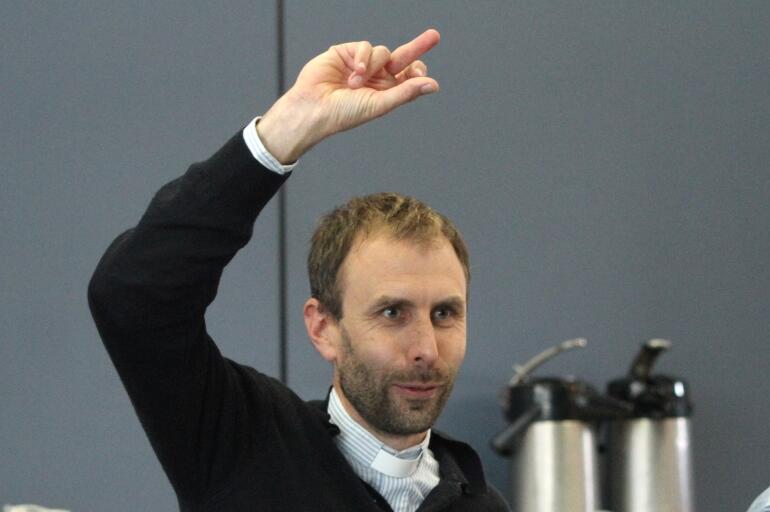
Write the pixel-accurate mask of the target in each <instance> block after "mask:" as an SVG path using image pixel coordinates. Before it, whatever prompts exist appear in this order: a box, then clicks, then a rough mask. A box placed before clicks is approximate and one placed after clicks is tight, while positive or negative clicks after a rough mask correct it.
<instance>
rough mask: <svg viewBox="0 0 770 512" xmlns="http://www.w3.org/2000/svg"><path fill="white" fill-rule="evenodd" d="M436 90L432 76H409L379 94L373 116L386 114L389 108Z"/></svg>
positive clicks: (435, 83)
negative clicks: (407, 78)
mask: <svg viewBox="0 0 770 512" xmlns="http://www.w3.org/2000/svg"><path fill="white" fill-rule="evenodd" d="M436 91H438V82H436V81H435V80H434V79H432V78H428V77H422V78H411V79H409V80H406V81H404V82H402V83H400V84H398V85H396V86H394V87H391V88H390V89H387V90H384V91H382V92H380V93H378V95H379V101H378V105H377V109H376V111H375V117H379V116H381V115H384V114H387V113H388V112H390V111H391V110H393V109H395V108H397V107H399V106H401V105H403V104H404V103H408V102H410V101H412V100H414V99H415V98H418V97H420V96H424V95H426V94H430V93H433V92H436Z"/></svg>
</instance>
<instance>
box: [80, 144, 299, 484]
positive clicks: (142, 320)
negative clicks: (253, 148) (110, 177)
mask: <svg viewBox="0 0 770 512" xmlns="http://www.w3.org/2000/svg"><path fill="white" fill-rule="evenodd" d="M285 179H286V176H281V175H279V174H276V173H274V172H271V171H269V170H267V169H265V168H264V167H262V166H261V165H260V164H259V163H257V162H256V160H255V159H254V158H253V157H252V155H251V153H250V152H249V150H248V148H247V147H246V145H245V144H244V142H243V139H242V136H241V134H237V135H236V136H234V137H233V138H232V139H231V140H230V141H228V142H227V143H226V144H225V146H224V147H223V148H222V149H220V150H219V151H218V152H217V153H216V154H214V155H213V156H212V157H211V158H210V159H208V160H206V161H204V162H200V163H197V164H193V165H192V166H191V167H190V168H189V169H188V171H187V172H186V173H185V174H184V175H183V176H182V177H180V178H178V179H176V180H174V181H172V182H171V183H168V184H167V185H165V186H164V187H163V188H161V189H160V191H158V192H157V194H156V195H155V197H154V198H153V200H152V202H151V203H150V206H149V207H148V209H147V211H146V212H145V214H144V215H143V217H142V218H141V220H140V221H139V223H138V225H137V226H136V227H135V228H133V229H131V230H129V231H127V232H125V233H123V234H122V235H120V236H119V237H118V238H117V239H116V240H115V241H114V242H113V243H112V244H111V245H110V247H109V248H108V249H107V252H106V253H105V254H104V256H103V257H102V259H101V261H100V262H99V264H98V266H97V268H96V271H95V273H94V275H93V277H92V278H91V282H90V284H89V288H88V299H89V305H90V308H91V312H92V315H93V317H94V320H95V322H96V325H97V328H98V330H99V334H100V335H101V337H102V340H103V341H104V344H105V346H106V348H107V351H108V353H109V355H110V358H111V359H112V361H113V363H114V364H115V367H116V368H117V370H118V373H119V375H120V378H121V380H122V382H123V384H124V386H125V387H126V390H127V391H128V394H129V396H130V398H131V401H132V403H133V405H134V408H135V409H136V412H137V414H138V416H139V419H140V421H141V423H142V426H143V427H144V429H145V431H146V432H147V435H148V437H149V439H150V442H151V444H152V445H153V448H154V450H155V452H156V454H157V455H158V458H159V459H160V461H161V464H162V465H163V468H164V470H165V471H166V474H167V475H168V476H169V479H170V480H171V482H172V484H173V485H174V488H175V490H176V491H177V494H178V495H180V499H182V498H183V497H184V496H183V495H184V494H199V493H200V494H204V493H206V492H208V491H210V490H211V489H212V488H214V487H216V486H217V485H218V483H219V481H220V480H221V479H224V478H226V476H227V472H228V471H229V470H230V468H232V467H235V466H237V464H234V463H235V462H236V461H237V458H238V457H239V453H240V452H241V450H239V443H242V442H244V439H246V438H247V437H248V436H252V437H253V436H254V434H253V432H254V431H255V430H258V429H259V422H265V421H267V420H266V419H265V418H264V417H259V418H251V417H247V411H246V405H245V404H246V403H247V402H246V400H245V399H244V397H243V396H242V394H243V386H242V385H240V379H241V377H239V375H240V374H242V373H243V372H242V371H240V370H239V369H238V367H237V365H235V364H234V363H232V362H230V361H228V360H227V359H225V358H223V357H222V356H221V355H220V353H219V351H218V349H217V347H216V345H215V344H214V342H213V341H212V340H211V338H210V337H209V335H208V334H207V332H206V325H205V320H204V314H205V311H206V308H207V307H208V305H209V304H210V303H211V302H212V301H213V300H214V297H215V296H216V292H217V287H218V284H219V280H220V276H221V274H222V271H223V269H224V267H225V265H227V263H228V262H229V261H230V260H231V259H232V258H233V256H234V255H235V253H236V252H237V251H238V250H239V249H240V248H241V247H243V246H244V245H245V244H246V243H247V242H248V241H249V239H250V237H251V233H252V229H253V224H254V221H255V220H256V218H257V215H258V214H259V212H260V210H261V209H262V208H263V207H264V206H265V204H267V202H268V201H269V200H270V198H271V197H272V196H273V195H274V194H275V192H276V191H277V190H278V189H279V188H280V186H281V185H282V184H283V182H284V181H285ZM261 243H272V241H271V240H268V241H264V240H263V241H261ZM248 400H249V404H250V405H249V407H248V410H249V411H253V410H258V411H264V412H265V414H267V411H269V409H270V406H269V404H268V403H264V404H262V406H261V407H259V400H267V398H266V397H258V396H257V397H253V396H250V397H249V399H248ZM255 401H256V402H257V407H254V406H253V405H254V403H255ZM251 441H253V440H251ZM188 497H189V496H188Z"/></svg>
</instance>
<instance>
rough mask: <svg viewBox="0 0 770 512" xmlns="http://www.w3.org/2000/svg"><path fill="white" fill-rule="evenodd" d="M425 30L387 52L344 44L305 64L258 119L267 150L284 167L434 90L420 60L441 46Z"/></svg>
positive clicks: (435, 34) (435, 35) (381, 48)
mask: <svg viewBox="0 0 770 512" xmlns="http://www.w3.org/2000/svg"><path fill="white" fill-rule="evenodd" d="M439 38H440V35H439V33H438V32H437V31H436V30H433V29H430V30H426V31H425V32H423V33H422V34H420V35H419V36H417V37H416V38H415V39H413V40H412V41H410V42H408V43H406V44H404V45H402V46H400V47H398V48H397V49H396V50H394V51H393V52H391V51H390V50H388V48H386V47H385V46H372V45H371V44H370V43H369V42H368V41H361V42H355V43H343V44H339V45H336V46H332V47H331V48H329V49H328V50H327V51H326V52H324V53H322V54H321V55H318V56H317V57H315V58H314V59H312V60H311V61H310V62H308V63H307V64H306V65H305V66H304V67H303V68H302V71H301V72H300V74H299V76H298V77H297V80H296V82H295V83H294V85H293V86H292V87H291V89H289V91H288V92H287V93H286V94H285V95H284V96H282V97H281V98H280V99H279V100H278V101H277V102H276V103H275V104H274V105H273V107H272V108H271V109H270V110H269V111H268V113H267V114H265V116H264V117H263V118H262V120H261V121H260V123H259V125H258V130H259V134H260V137H261V138H262V141H263V142H264V144H265V146H266V147H267V149H268V150H269V151H270V152H271V153H273V154H274V155H275V156H276V157H277V158H278V159H279V160H281V161H282V162H284V163H287V162H290V161H294V160H296V159H297V158H298V157H299V156H300V155H301V154H302V153H303V152H305V151H307V149H309V148H310V147H312V146H313V145H314V144H316V143H318V142H319V141H320V140H322V139H324V138H326V137H328V136H329V135H332V134H334V133H338V132H341V131H344V130H349V129H350V128H353V127H355V126H358V125H360V124H362V123H365V122H367V121H369V120H371V119H374V118H376V117H380V116H382V115H384V114H386V113H388V112H390V111H391V110H393V109H395V108H397V107H399V106H400V105H403V104H404V103H407V102H409V101H411V100H413V99H415V98H417V97H419V96H422V95H424V94H429V93H432V92H435V91H437V90H438V82H436V80H434V79H433V78H430V77H428V76H427V71H428V70H427V67H426V66H425V63H423V62H422V61H421V60H419V57H420V56H422V55H423V54H425V53H426V52H427V51H429V50H430V49H431V48H433V47H434V46H435V45H436V44H438V42H439Z"/></svg>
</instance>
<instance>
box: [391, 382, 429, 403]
mask: <svg viewBox="0 0 770 512" xmlns="http://www.w3.org/2000/svg"><path fill="white" fill-rule="evenodd" d="M393 387H394V388H395V389H396V392H398V393H399V394H401V395H403V396H406V397H407V398H423V399H424V398H432V397H433V396H435V394H436V392H437V391H438V389H439V387H440V385H439V384H425V383H422V382H420V383H401V384H393Z"/></svg>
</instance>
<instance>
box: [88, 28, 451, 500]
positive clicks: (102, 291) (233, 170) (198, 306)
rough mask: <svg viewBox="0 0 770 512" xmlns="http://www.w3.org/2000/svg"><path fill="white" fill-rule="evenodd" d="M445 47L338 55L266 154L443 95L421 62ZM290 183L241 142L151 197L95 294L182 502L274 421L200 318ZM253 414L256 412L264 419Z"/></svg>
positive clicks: (423, 43) (292, 155)
mask: <svg viewBox="0 0 770 512" xmlns="http://www.w3.org/2000/svg"><path fill="white" fill-rule="evenodd" d="M437 42H438V33H437V32H435V31H428V32H426V33H424V34H422V35H421V36H419V37H418V38H417V39H415V40H414V41H412V42H411V43H407V44H406V45H404V46H403V47H401V48H399V49H398V50H396V51H394V52H393V53H392V54H391V53H390V52H389V51H388V50H387V49H385V48H384V47H375V48H372V47H371V45H369V44H368V43H365V42H361V43H347V44H342V45H338V46H334V47H332V48H330V49H329V50H327V51H326V52H324V53H323V54H321V55H319V56H318V57H316V58H315V59H313V60H312V61H310V62H309V63H308V64H307V65H306V66H305V67H304V68H303V70H302V72H301V73H300V75H299V77H298V79H297V82H296V83H295V84H294V86H293V87H292V88H291V89H290V90H289V91H288V92H287V94H286V95H284V96H283V97H282V98H281V99H279V100H278V101H277V102H276V104H275V105H273V107H272V108H271V109H270V110H269V112H268V113H267V114H266V115H265V116H264V117H263V118H262V120H261V121H260V123H259V125H258V126H259V135H260V137H261V138H262V141H263V143H264V144H265V146H266V147H267V149H268V150H269V151H270V152H271V153H273V155H274V156H275V157H276V158H278V160H279V161H281V162H283V163H287V162H290V161H293V160H296V159H297V158H298V157H299V156H300V155H301V154H302V153H303V152H305V151H307V150H308V149H309V148H310V147H312V146H313V145H314V144H316V143H318V142H319V141H320V140H322V139H324V138H325V137H328V136H330V135H332V134H333V133H337V132H339V131H343V130H346V129H349V128H352V127H354V126H357V125H359V124H361V123H363V122H366V121H368V120H370V119H373V118H375V117H378V116H381V115H383V114H385V113H387V112H389V111H390V110H392V109H394V108H396V107H397V106H398V105H401V104H403V103H406V102H407V101H410V100H411V99H414V98H415V97H417V96H419V95H420V94H424V93H425V92H424V91H423V90H422V89H423V88H424V87H427V88H428V89H432V90H435V89H436V88H437V84H436V82H435V81H434V80H433V79H430V78H427V77H425V76H423V75H425V72H426V70H425V66H424V64H423V63H421V62H419V61H417V60H416V59H417V57H419V55H421V54H422V53H424V52H425V51H427V50H428V49H430V48H431V47H432V46H433V45H435V44H436V43H437ZM285 179H286V177H285V176H281V175H279V174H277V173H274V172H271V171H269V170H267V169H265V168H264V167H262V166H261V165H259V164H258V163H257V162H256V161H255V160H254V158H253V156H252V155H251V153H250V152H249V150H248V148H247V147H246V145H245V143H244V141H243V138H242V136H241V134H238V135H236V136H235V137H234V138H233V139H231V140H230V141H229V142H228V143H227V144H226V145H225V146H224V147H223V148H222V149H221V150H220V151H218V152H217V153H216V154H215V155H214V156H212V157H211V158H210V159H209V160H207V161H205V162H201V163H198V164H195V165H193V166H191V167H190V169H189V170H188V171H187V172H186V173H185V175H184V176H182V177H180V178H178V179H177V180H174V181H173V182H171V183H169V184H167V185H165V186H164V187H163V188H162V189H161V190H160V191H159V192H158V193H157V194H156V195H155V197H154V198H153V200H152V202H151V204H150V206H149V208H148V210H147V212H146V213H145V214H144V215H143V217H142V219H141V220H140V222H139V224H138V225H137V226H136V227H135V228H133V229H131V230H129V231H127V232H126V233H124V234H123V235H121V236H120V237H118V238H117V239H116V240H115V241H114V242H113V243H112V245H111V246H110V247H109V249H108V250H107V252H106V253H105V255H104V256H103V258H102V260H101V261H100V263H99V265H98V267H97V269H96V271H95V273H94V276H93V277H92V280H91V283H90V285H89V303H90V306H91V310H92V313H93V316H94V319H95V321H96V324H97V327H98V329H99V332H100V335H101V336H102V339H103V340H104V343H105V346H106V347H107V350H108V352H109V354H110V357H111V358H112V360H113V362H114V363H115V365H116V368H117V369H118V372H119V374H120V377H121V379H122V381H123V383H124V385H125V387H126V389H127V391H128V393H129V396H130V397H131V400H132V403H133V405H134V407H135V409H136V411H137V414H138V416H139V418H140V420H141V422H142V425H143V427H144V429H145V430H146V432H147V434H148V437H149V438H150V441H151V442H152V444H153V447H154V449H155V451H156V453H157V454H158V457H159V459H160V460H161V463H162V464H163V467H164V469H165V471H166V473H167V474H168V475H169V478H170V479H171V481H172V483H173V484H174V486H175V488H176V490H177V492H178V493H179V494H180V498H183V497H184V498H189V499H197V498H201V497H202V496H205V495H206V494H207V493H210V492H213V490H215V489H217V488H218V487H220V486H222V485H224V484H223V481H224V480H225V479H226V478H227V477H228V475H229V471H232V470H233V467H237V460H238V457H239V456H242V453H241V451H240V450H239V442H241V440H242V439H245V438H248V437H253V436H254V432H261V431H264V430H266V428H265V425H266V422H269V421H270V418H269V415H268V411H270V409H271V407H270V404H269V400H270V397H269V396H266V395H265V396H248V397H245V396H243V388H242V386H241V385H240V383H241V380H240V379H242V378H243V374H242V372H240V370H239V369H238V368H237V367H236V366H235V365H233V364H232V363H230V362H228V361H227V360H225V359H224V358H223V357H222V356H221V355H220V354H219V351H218V350H217V347H216V345H215V344H214V343H213V341H212V340H211V338H210V337H209V335H208V333H207V332H206V326H205V320H204V314H205V311H206V308H207V307H208V305H209V304H210V303H211V302H212V301H213V299H214V297H215V295H216V291H217V287H218V285H219V279H220V277H221V274H222V271H223V269H224V267H225V266H226V265H227V263H228V262H229V261H230V260H231V259H232V257H233V256H234V255H235V253H236V252H237V251H238V250H239V249H240V248H241V247H243V246H244V245H245V244H246V243H247V242H248V240H249V238H250V237H251V232H252V228H253V223H254V221H255V219H256V217H257V215H258V214H259V211H260V210H261V208H262V207H263V206H264V205H265V204H266V203H267V202H268V201H269V200H270V198H271V197H272V196H273V194H274V193H275V192H276V191H277V190H278V189H279V188H280V186H281V185H282V183H283V181H284V180H285ZM247 401H248V402H249V403H250V404H251V405H253V404H257V407H256V410H258V411H259V412H260V415H259V416H258V417H255V416H253V415H252V416H250V414H251V412H250V411H252V410H254V409H255V408H254V407H252V408H250V409H248V410H247V408H246V406H245V403H246V402H247ZM260 404H261V405H260ZM223 461H226V462H223Z"/></svg>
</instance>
